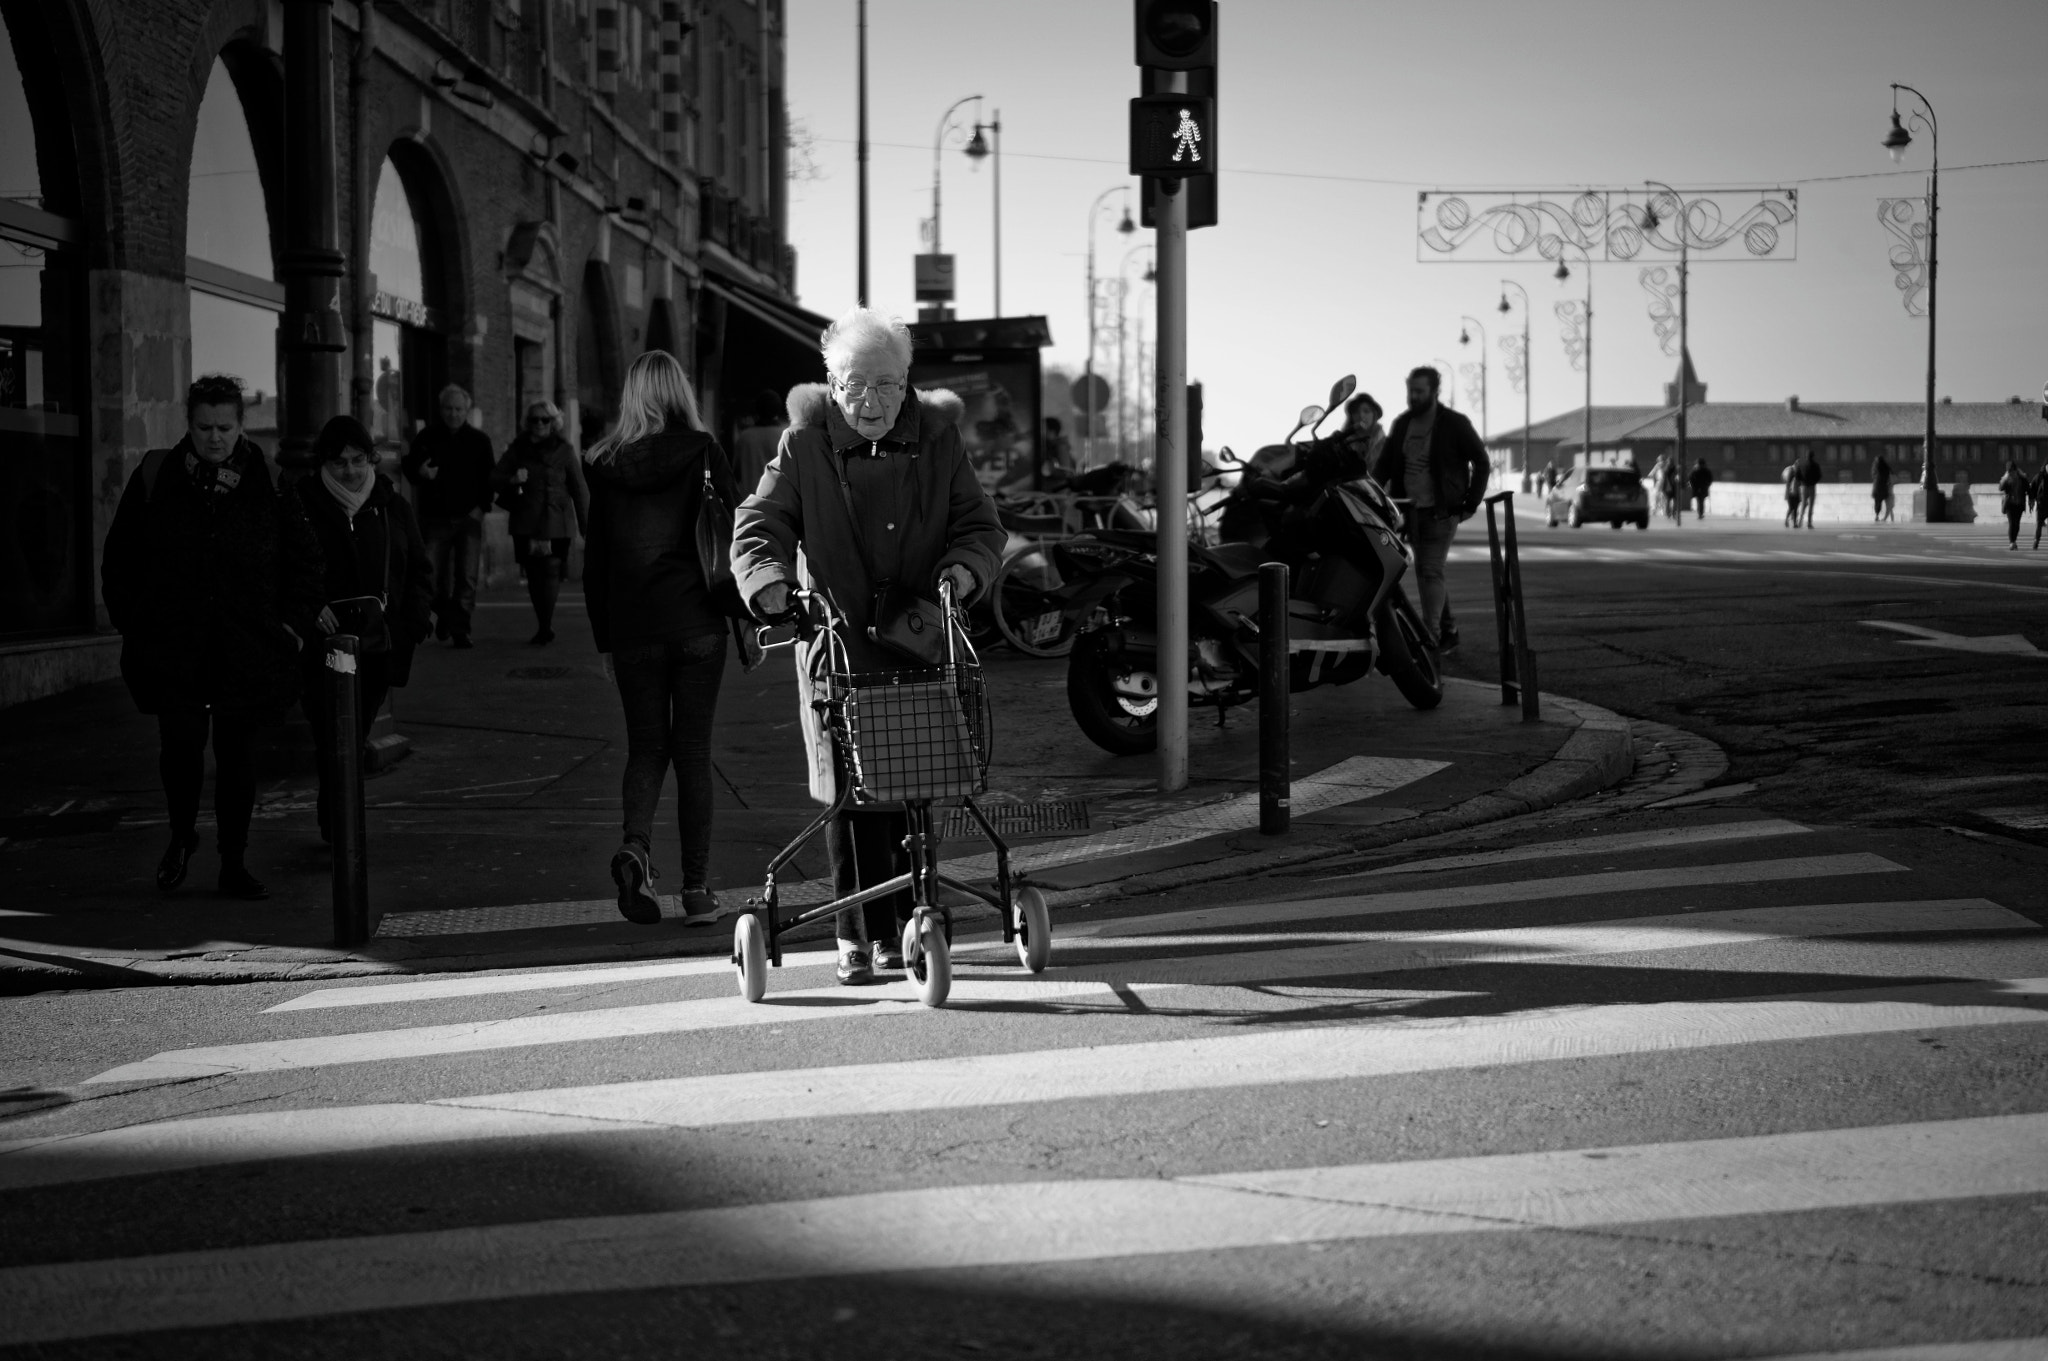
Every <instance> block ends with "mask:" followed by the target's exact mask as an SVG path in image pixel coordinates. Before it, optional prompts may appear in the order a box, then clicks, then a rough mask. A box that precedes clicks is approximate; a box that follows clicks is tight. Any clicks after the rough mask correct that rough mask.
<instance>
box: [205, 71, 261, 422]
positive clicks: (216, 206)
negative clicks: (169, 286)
mask: <svg viewBox="0 0 2048 1361" xmlns="http://www.w3.org/2000/svg"><path fill="white" fill-rule="evenodd" d="M185 256H186V260H185V278H186V282H187V284H188V285H189V286H190V297H191V302H190V307H191V323H192V373H193V375H194V376H195V377H196V376H198V375H199V374H203V373H226V374H232V375H233V376H234V377H236V378H239V379H241V380H242V387H243V389H244V390H245V391H247V392H248V394H249V407H248V410H247V411H246V412H245V414H244V417H243V423H242V424H243V430H244V431H245V432H246V433H247V434H248V436H249V438H250V439H252V440H254V441H255V442H256V443H257V444H259V445H261V446H263V448H264V449H266V450H268V451H269V452H270V453H272V454H275V453H276V452H277V385H278V379H277V319H278V316H279V314H280V313H282V312H283V310H284V288H283V286H282V285H280V284H279V283H278V282H277V277H276V271H275V269H274V267H273V264H272V254H271V248H270V216H269V213H268V210H267V207H266V204H265V200H264V196H263V176H262V172H261V169H260V168H259V166H258V163H257V160H256V148H255V146H254V144H253V143H252V142H251V141H250V138H249V119H248V114H247V112H246V111H245V110H244V109H243V107H242V100H241V97H240V96H239V95H238V94H237V93H236V92H235V83H234V80H233V78H232V77H231V76H229V74H228V68H227V64H226V63H225V62H223V61H221V60H220V59H219V58H217V57H216V58H215V59H214V63H213V73H212V74H211V75H210V76H209V77H208V78H207V82H206V94H205V96H204V97H203V98H202V99H201V101H200V104H199V123H198V127H197V129H196V130H195V132H194V134H193V139H192V164H191V168H190V171H189V174H188V178H187V180H186V195H185Z"/></svg>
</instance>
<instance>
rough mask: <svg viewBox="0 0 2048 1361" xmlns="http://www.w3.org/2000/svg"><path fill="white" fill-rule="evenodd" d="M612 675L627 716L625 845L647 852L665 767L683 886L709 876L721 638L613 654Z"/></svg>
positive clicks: (622, 797) (622, 794)
mask: <svg viewBox="0 0 2048 1361" xmlns="http://www.w3.org/2000/svg"><path fill="white" fill-rule="evenodd" d="M612 675H613V676H614V677H615V678H616V680H617V683H618V687H619V702H620V703H621V704H622V705H624V707H625V710H626V771H625V774H624V776H623V777H621V779H620V781H619V801H620V803H621V804H622V805H624V812H625V839H626V840H627V841H630V842H637V843H639V845H640V847H641V848H642V849H643V850H644V849H646V848H647V847H648V846H649V845H650V844H651V843H652V841H653V839H654V812H655V809H656V808H657V807H659V806H660V804H661V787H662V785H663V783H665V782H666V781H667V779H668V768H669V766H670V765H674V766H675V768H676V827H677V830H678V831H679V832H681V834H682V842H683V887H684V888H686V889H692V888H704V887H706V886H707V885H708V884H709V882H710V876H711V728H712V720H713V718H714V716H715V715H716V713H717V710H718V683H719V682H720V681H721V680H723V679H724V678H725V635H724V634H723V633H713V634H707V635H705V636H703V637H699V638H686V639H684V640H682V641H681V642H679V643H644V644H639V645H636V646H633V647H622V648H619V649H617V650H616V651H614V652H613V653H612Z"/></svg>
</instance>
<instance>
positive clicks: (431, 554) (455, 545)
mask: <svg viewBox="0 0 2048 1361" xmlns="http://www.w3.org/2000/svg"><path fill="white" fill-rule="evenodd" d="M420 537H421V538H423V539H425V540H426V541H427V561H428V562H429V563H431V564H432V565H433V569H434V618H435V619H436V620H437V621H438V622H439V623H440V625H441V627H442V628H444V629H446V630H447V631H448V633H449V635H450V636H451V637H456V638H467V637H468V636H469V617H470V615H471V614H473V613H474V612H475V610H476V569H477V558H478V555H479V554H481V553H482V552H483V545H484V523H483V521H481V520H478V519H475V518H473V517H471V516H468V515H465V516H463V517H462V518H461V519H459V520H428V521H426V522H424V523H423V524H421V525H420Z"/></svg>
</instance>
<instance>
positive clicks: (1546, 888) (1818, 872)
mask: <svg viewBox="0 0 2048 1361" xmlns="http://www.w3.org/2000/svg"><path fill="white" fill-rule="evenodd" d="M1904 873H1906V867H1905V866H1904V865H1899V864H1895V863H1893V862H1892V861H1890V860H1887V859H1885V858H1884V857H1883V856H1880V855H1870V854H1868V853H1865V852H1857V853H1854V854H1849V855H1809V856H1800V857H1797V858H1794V859H1789V860H1750V861H1743V862H1741V863H1738V864H1730V865H1685V866H1674V867H1666V868H1659V869H1647V870H1616V871H1612V872H1607V873H1600V874H1572V875H1559V876H1557V877H1555V878H1551V879H1521V880H1516V881H1514V882H1510V883H1500V884H1467V885H1464V886H1462V887H1458V888H1428V889H1414V890H1410V891H1407V892H1401V893H1369V894H1354V895H1350V896H1347V897H1341V898H1296V899H1291V900H1283V901H1280V902H1262V903H1225V904H1219V905H1217V906H1215V907H1195V908H1184V909H1182V910H1180V911H1178V912H1159V913H1154V914H1152V915H1150V916H1144V917H1121V918H1111V919H1109V920H1104V921H1091V922H1076V923H1074V924H1072V925H1062V926H1061V927H1060V929H1059V932H1058V934H1059V936H1060V937H1061V938H1075V937H1080V936H1144V935H1157V934H1161V933H1165V932H1183V931H1202V930H1214V929H1218V928H1221V927H1227V926H1264V925H1269V924H1271V923H1274V922H1287V921H1314V920H1319V919H1323V918H1329V917H1363V916H1369V915H1376V914H1381V913H1387V912H1424V911H1441V910H1444V909H1447V908H1459V907H1483V906H1487V905H1490V904H1494V903H1521V902H1536V901H1538V900H1541V899H1546V898H1580V897H1588V896H1591V895H1594V894H1602V893H1645V892H1651V891H1654V890H1660V889H1683V888H1709V887H1715V886H1720V885H1728V884H1762V883H1776V882H1782V881H1789V880H1797V879H1826V878H1833V877H1835V876H1838V875H1855V874H1904Z"/></svg>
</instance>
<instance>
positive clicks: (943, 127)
mask: <svg viewBox="0 0 2048 1361" xmlns="http://www.w3.org/2000/svg"><path fill="white" fill-rule="evenodd" d="M980 103H981V96H980V95H968V96H966V97H965V98H964V99H956V100H954V101H953V102H952V103H951V104H950V105H948V106H947V108H946V112H945V113H944V114H943V115H942V116H941V117H940V118H939V130H938V131H937V132H936V133H934V134H933V135H932V254H933V255H944V254H945V253H946V246H945V241H944V239H943V237H942V235H941V233H940V230H939V163H940V157H941V156H942V154H943V153H944V151H945V147H946V137H947V135H948V134H955V135H957V134H958V133H959V131H960V125H959V124H958V123H956V122H954V121H953V115H954V114H956V113H958V112H959V111H960V106H961V105H962V104H976V105H978V104H980ZM948 287H949V288H950V285H948ZM947 296H948V301H950V300H951V294H950V292H949V293H948V295H947ZM940 305H941V306H943V304H940ZM938 315H939V316H941V317H943V316H945V315H946V314H945V313H944V312H940V313H938Z"/></svg>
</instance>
